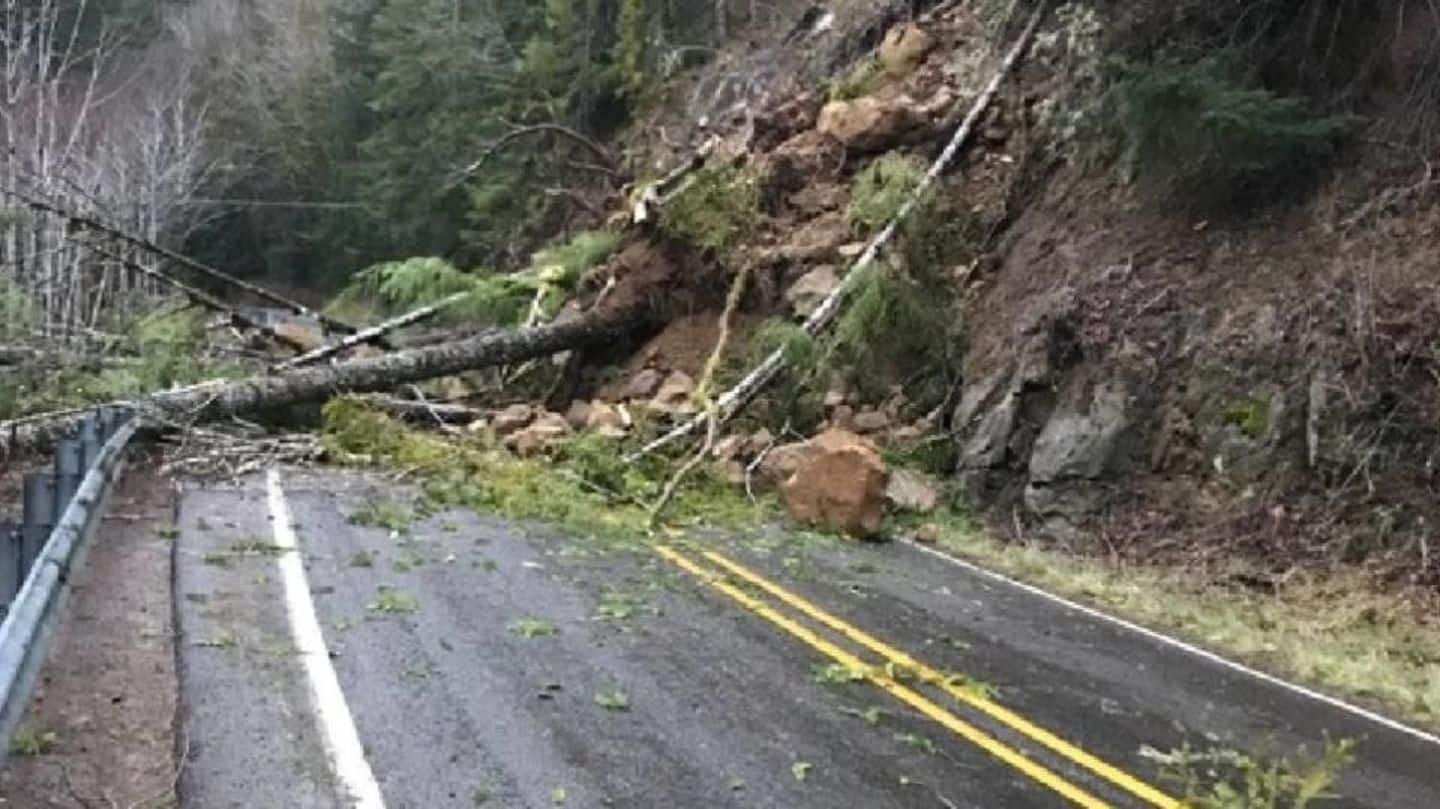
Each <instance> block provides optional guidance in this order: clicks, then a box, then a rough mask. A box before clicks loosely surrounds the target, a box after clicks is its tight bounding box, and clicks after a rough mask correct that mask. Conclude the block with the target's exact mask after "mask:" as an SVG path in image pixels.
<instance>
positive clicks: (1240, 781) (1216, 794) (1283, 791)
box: [1147, 739, 1355, 809]
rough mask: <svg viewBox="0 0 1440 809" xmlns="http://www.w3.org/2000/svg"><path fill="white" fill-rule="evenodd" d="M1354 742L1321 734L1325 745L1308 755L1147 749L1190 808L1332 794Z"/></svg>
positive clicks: (1240, 808)
mask: <svg viewBox="0 0 1440 809" xmlns="http://www.w3.org/2000/svg"><path fill="white" fill-rule="evenodd" d="M1354 749H1355V743H1354V742H1353V741H1351V740H1348V739H1345V740H1341V741H1338V742H1336V741H1331V740H1328V739H1327V740H1326V742H1325V749H1324V750H1323V751H1322V752H1321V753H1320V754H1318V755H1316V756H1308V755H1307V754H1306V751H1305V749H1304V748H1301V749H1300V750H1299V752H1298V753H1297V754H1296V755H1294V756H1283V757H1275V758H1270V757H1265V756H1252V755H1249V754H1246V753H1241V752H1238V751H1234V750H1225V749H1212V750H1203V751H1196V750H1191V749H1188V748H1186V749H1182V750H1176V751H1172V752H1170V753H1158V752H1156V751H1148V753H1147V755H1148V757H1150V758H1153V759H1156V760H1158V761H1159V762H1160V764H1161V767H1162V770H1163V775H1164V777H1165V779H1166V780H1169V781H1171V782H1173V783H1175V784H1178V785H1179V786H1180V787H1181V788H1182V789H1183V790H1184V794H1185V805H1186V806H1191V807H1195V809H1253V807H1260V806H1267V807H1274V808H1275V809H1306V807H1309V806H1311V805H1312V804H1314V803H1316V802H1317V801H1321V800H1325V799H1328V798H1333V797H1334V795H1332V794H1331V793H1330V789H1331V787H1332V786H1334V784H1335V781H1336V780H1337V779H1338V778H1339V776H1340V773H1341V771H1342V770H1344V769H1345V767H1346V766H1348V765H1349V764H1350V762H1351V761H1353V760H1354Z"/></svg>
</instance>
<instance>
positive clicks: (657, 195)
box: [630, 138, 719, 225]
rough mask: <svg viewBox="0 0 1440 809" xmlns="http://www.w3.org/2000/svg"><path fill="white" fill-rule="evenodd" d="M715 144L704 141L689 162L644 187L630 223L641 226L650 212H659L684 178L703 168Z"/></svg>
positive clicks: (714, 139) (716, 140) (710, 141)
mask: <svg viewBox="0 0 1440 809" xmlns="http://www.w3.org/2000/svg"><path fill="white" fill-rule="evenodd" d="M717 143H719V138H711V139H710V140H708V141H705V144H704V145H703V146H701V147H700V148H699V149H696V150H695V154H693V155H691V156H690V159H689V160H687V161H685V163H683V164H682V165H680V166H677V167H676V168H675V170H673V171H671V172H670V173H669V174H667V175H665V176H664V177H662V178H660V179H659V180H658V181H656V182H653V183H651V184H650V185H648V186H646V187H645V189H644V190H643V191H641V192H640V194H639V196H638V198H637V199H636V201H635V206H634V208H632V209H631V212H630V221H631V223H632V224H636V225H643V224H645V223H646V222H648V221H650V215H651V211H652V210H659V209H660V208H661V207H663V206H664V205H665V202H666V201H667V200H668V199H669V198H670V196H671V195H672V193H673V192H674V190H675V189H676V188H677V187H678V186H679V185H680V183H681V182H682V181H683V180H684V179H685V178H686V177H688V176H690V175H691V174H692V173H694V172H696V171H699V170H700V169H701V168H703V167H704V166H705V163H706V162H707V161H709V160H710V155H711V154H712V153H713V152H714V151H715V145H716V144H717Z"/></svg>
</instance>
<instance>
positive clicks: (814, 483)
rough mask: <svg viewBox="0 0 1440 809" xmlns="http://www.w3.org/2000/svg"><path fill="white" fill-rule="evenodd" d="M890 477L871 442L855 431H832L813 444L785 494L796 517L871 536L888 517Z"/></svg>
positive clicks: (857, 535)
mask: <svg viewBox="0 0 1440 809" xmlns="http://www.w3.org/2000/svg"><path fill="white" fill-rule="evenodd" d="M888 478H889V475H888V473H887V471H886V469H885V462H884V461H882V460H881V459H880V453H879V452H877V451H876V450H875V447H874V446H873V445H872V444H870V442H868V441H866V440H865V439H864V438H861V437H860V436H858V435H856V434H855V433H851V432H847V431H844V430H827V431H826V432H823V433H821V434H820V435H817V436H815V437H814V438H812V439H811V440H810V441H809V442H808V444H807V448H806V451H805V452H804V455H803V457H802V459H801V461H800V464H799V466H798V467H797V468H796V470H795V473H794V474H792V475H791V476H790V478H789V479H788V480H786V481H785V483H784V484H783V485H782V486H781V487H780V495H781V498H782V499H783V500H784V502H785V508H786V510H787V511H789V512H790V516H792V517H794V518H795V519H796V520H799V521H800V522H805V523H818V524H821V525H825V526H827V527H829V528H833V529H835V530H837V531H841V532H843V533H846V534H849V535H850V536H852V537H855V538H857V539H868V538H871V537H873V536H874V535H875V533H876V532H877V531H878V530H879V529H880V521H881V519H882V518H883V517H884V513H885V485H886V482H887V481H888Z"/></svg>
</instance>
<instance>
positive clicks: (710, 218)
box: [660, 164, 760, 256]
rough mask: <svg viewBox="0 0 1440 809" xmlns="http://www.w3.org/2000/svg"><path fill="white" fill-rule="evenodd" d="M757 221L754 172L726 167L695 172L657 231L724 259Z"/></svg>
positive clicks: (663, 213)
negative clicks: (659, 230)
mask: <svg viewBox="0 0 1440 809" xmlns="http://www.w3.org/2000/svg"><path fill="white" fill-rule="evenodd" d="M759 220H760V184H759V182H758V181H757V180H756V177H755V175H754V173H753V172H751V171H749V170H747V169H744V168H740V167H737V166H734V165H729V164H719V165H710V166H706V167H705V168H703V169H701V170H699V171H697V172H695V175H694V176H693V177H692V178H691V180H690V182H689V183H688V184H687V185H686V186H685V187H684V188H683V189H682V190H681V191H680V192H679V193H678V194H676V195H675V197H674V198H673V199H671V200H670V201H669V202H668V203H667V204H666V205H665V208H664V209H663V210H662V211H661V215H660V229H661V231H663V232H664V233H665V235H666V236H667V237H669V238H671V239H674V240H675V241H678V242H681V243H683V244H686V245H689V246H690V247H693V248H695V249H697V250H703V251H705V252H708V253H711V254H712V255H716V256H723V255H724V254H725V253H726V252H727V251H728V250H729V249H730V248H732V247H734V246H735V245H737V244H740V243H741V242H742V241H744V240H745V239H746V238H748V237H749V236H750V235H751V234H753V233H754V231H755V228H756V226H757V225H758V224H759Z"/></svg>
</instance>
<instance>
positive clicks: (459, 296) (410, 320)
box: [270, 292, 470, 372]
mask: <svg viewBox="0 0 1440 809" xmlns="http://www.w3.org/2000/svg"><path fill="white" fill-rule="evenodd" d="M469 295H470V293H469V292H456V293H455V294H454V295H450V296H449V297H446V298H442V299H441V300H438V301H436V302H435V303H432V304H430V305H428V306H422V307H420V308H419V309H416V310H414V311H411V312H406V313H405V314H403V315H400V316H399V317H395V318H391V319H390V320H387V321H385V322H384V323H381V324H379V325H375V326H371V327H370V328H368V329H361V330H360V331H357V332H355V333H354V334H352V335H350V336H348V337H346V338H345V339H343V340H340V341H339V342H336V343H331V344H330V345H326V346H321V347H319V348H317V349H315V350H314V351H310V352H308V353H305V354H301V355H300V356H298V357H292V358H291V359H288V360H285V361H284V362H281V363H277V364H276V365H274V366H271V368H270V370H272V371H277V372H278V371H288V370H290V369H291V368H299V367H300V366H302V365H311V364H313V363H316V362H319V361H320V360H323V359H326V358H329V357H333V356H335V355H336V354H339V353H340V352H342V351H345V350H346V349H350V348H354V347H355V346H358V345H361V344H363V343H369V342H372V341H374V340H375V339H376V338H378V337H382V336H384V335H386V334H388V333H390V332H392V331H395V330H397V329H403V328H405V327H406V326H409V325H412V324H415V323H419V322H420V321H422V320H428V319H429V318H431V317H434V316H435V315H437V314H439V313H440V312H441V311H442V310H444V309H447V308H449V307H451V306H454V305H455V304H457V303H459V302H460V301H462V300H464V299H465V298H466V297H468V296H469Z"/></svg>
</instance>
